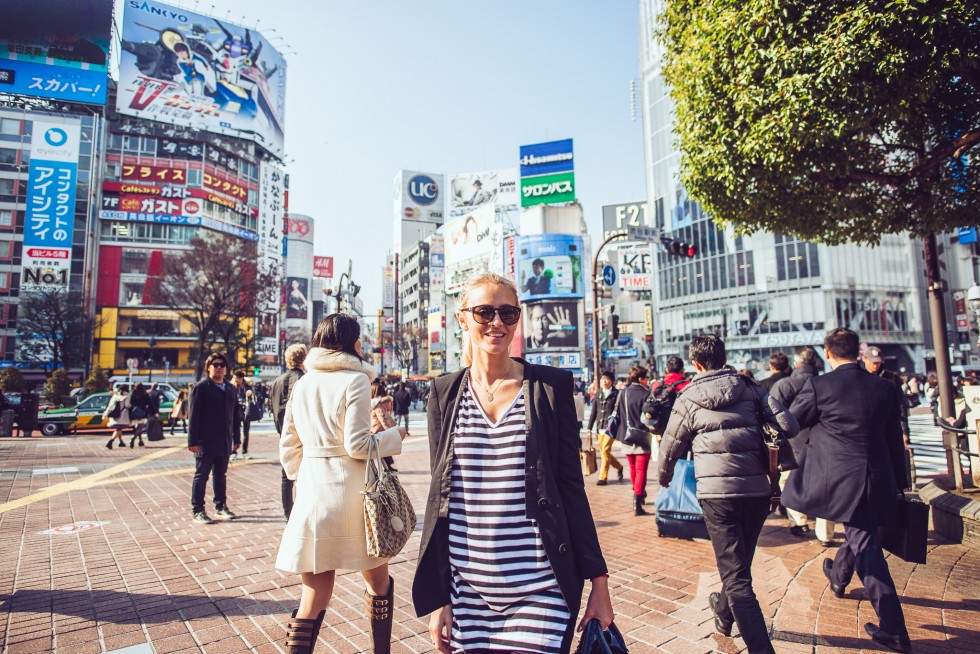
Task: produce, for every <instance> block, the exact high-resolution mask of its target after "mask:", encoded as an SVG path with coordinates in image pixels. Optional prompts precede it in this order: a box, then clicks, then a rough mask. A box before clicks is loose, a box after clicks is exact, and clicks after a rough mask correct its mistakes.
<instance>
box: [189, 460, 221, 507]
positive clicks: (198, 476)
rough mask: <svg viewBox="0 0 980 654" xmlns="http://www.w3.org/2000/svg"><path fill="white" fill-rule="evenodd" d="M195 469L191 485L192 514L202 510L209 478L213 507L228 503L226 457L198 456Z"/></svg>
mask: <svg viewBox="0 0 980 654" xmlns="http://www.w3.org/2000/svg"><path fill="white" fill-rule="evenodd" d="M195 463H196V466H197V467H196V468H195V470H194V482H193V484H192V485H191V509H192V510H193V511H194V513H200V512H201V511H203V510H204V492H205V490H206V489H207V486H208V477H211V487H212V490H214V506H215V508H221V507H223V506H225V505H226V504H227V502H228V497H227V496H226V493H227V484H226V481H227V476H228V455H227V454H224V455H221V456H207V455H198V456H196V457H195Z"/></svg>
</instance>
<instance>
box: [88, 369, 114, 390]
mask: <svg viewBox="0 0 980 654" xmlns="http://www.w3.org/2000/svg"><path fill="white" fill-rule="evenodd" d="M111 385H112V383H111V382H110V381H109V375H107V374H106V372H105V369H104V368H103V367H102V366H100V365H98V364H96V365H95V367H94V368H92V372H91V373H89V376H88V379H86V380H85V395H86V396H88V395H92V394H93V393H102V392H104V391H107V390H109V387H110V386H111Z"/></svg>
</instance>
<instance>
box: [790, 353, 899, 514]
mask: <svg viewBox="0 0 980 654" xmlns="http://www.w3.org/2000/svg"><path fill="white" fill-rule="evenodd" d="M790 413H792V414H793V416H794V417H795V418H796V419H797V421H799V423H800V427H801V428H806V427H810V441H809V443H807V452H806V456H805V457H804V459H803V462H802V463H801V466H800V469H799V470H797V471H796V472H794V473H793V474H792V475H790V477H789V480H788V481H787V482H786V488H785V489H784V490H783V505H785V506H787V507H789V508H791V509H796V510H797V511H800V512H801V513H805V514H807V515H812V516H818V517H821V518H827V519H828V520H833V521H834V522H851V523H855V524H858V525H861V526H866V527H875V526H880V525H882V524H886V523H887V522H888V521H889V520H891V519H892V518H893V516H894V510H895V505H896V502H895V500H896V496H897V493H898V489H899V488H905V487H906V481H905V444H904V443H903V440H902V429H901V426H900V424H899V417H900V407H899V398H898V396H897V395H896V394H895V388H894V386H893V385H892V384H891V383H890V382H888V381H886V380H884V379H881V378H879V377H876V376H875V375H871V374H868V373H867V372H866V371H865V370H864V369H863V368H861V367H860V366H859V365H858V364H856V363H845V364H843V365H841V366H838V368H837V369H836V370H834V371H833V372H829V373H827V374H825V375H820V376H819V377H812V378H810V379H808V380H807V381H806V383H805V384H803V389H802V390H801V391H800V394H799V395H797V396H796V399H795V400H794V401H793V405H792V406H791V407H790Z"/></svg>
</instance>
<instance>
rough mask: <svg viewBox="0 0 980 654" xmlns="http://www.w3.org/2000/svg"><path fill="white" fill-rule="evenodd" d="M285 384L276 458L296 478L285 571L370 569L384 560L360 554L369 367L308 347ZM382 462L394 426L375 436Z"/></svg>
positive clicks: (394, 444) (395, 446) (396, 449)
mask: <svg viewBox="0 0 980 654" xmlns="http://www.w3.org/2000/svg"><path fill="white" fill-rule="evenodd" d="M304 366H305V368H306V374H305V375H303V377H302V378H301V379H299V380H298V381H297V382H296V384H295V386H293V390H292V393H291V394H290V398H289V403H288V404H287V405H286V415H285V418H284V419H283V428H282V438H281V440H280V442H279V459H280V461H281V462H282V466H283V469H284V470H285V471H286V476H287V477H289V478H290V479H295V480H296V482H297V483H296V503H295V504H294V506H293V510H292V513H290V516H289V522H288V523H287V524H286V529H285V531H284V532H283V536H282V542H281V543H280V544H279V556H278V557H277V558H276V568H278V569H280V570H283V571H287V572H313V573H317V572H324V571H327V570H370V569H372V568H376V567H378V566H379V565H381V564H383V563H387V562H388V559H380V558H373V557H370V556H368V555H367V540H366V537H365V534H364V498H363V496H362V495H361V491H362V490H364V471H365V467H366V462H365V459H366V457H367V449H368V443H369V440H370V439H371V437H372V436H371V379H373V377H374V374H375V373H374V369H373V368H371V367H370V366H368V365H367V364H365V363H364V362H362V361H361V360H360V359H357V358H356V357H353V356H351V355H349V354H346V353H344V352H338V351H335V350H325V349H323V348H313V349H311V350H310V352H309V354H307V356H306V361H305V362H304ZM375 437H376V438H377V439H378V443H379V445H380V450H381V455H382V456H393V455H395V454H399V453H400V452H401V449H402V440H401V435H400V433H399V431H398V428H397V427H392V428H391V429H386V430H384V431H381V432H378V433H377V434H375Z"/></svg>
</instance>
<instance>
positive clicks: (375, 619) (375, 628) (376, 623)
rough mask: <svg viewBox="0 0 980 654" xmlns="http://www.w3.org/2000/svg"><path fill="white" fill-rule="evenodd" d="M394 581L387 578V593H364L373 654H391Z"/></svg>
mask: <svg viewBox="0 0 980 654" xmlns="http://www.w3.org/2000/svg"><path fill="white" fill-rule="evenodd" d="M394 597H395V580H394V579H392V578H391V577H388V593H387V594H385V595H371V594H369V593H367V592H365V593H364V598H365V599H366V600H367V614H368V618H369V619H370V620H371V647H372V650H371V651H372V652H374V654H391V619H392V615H391V614H392V610H393V609H394V607H393V606H392V605H393V604H394V602H393V598H394Z"/></svg>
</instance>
